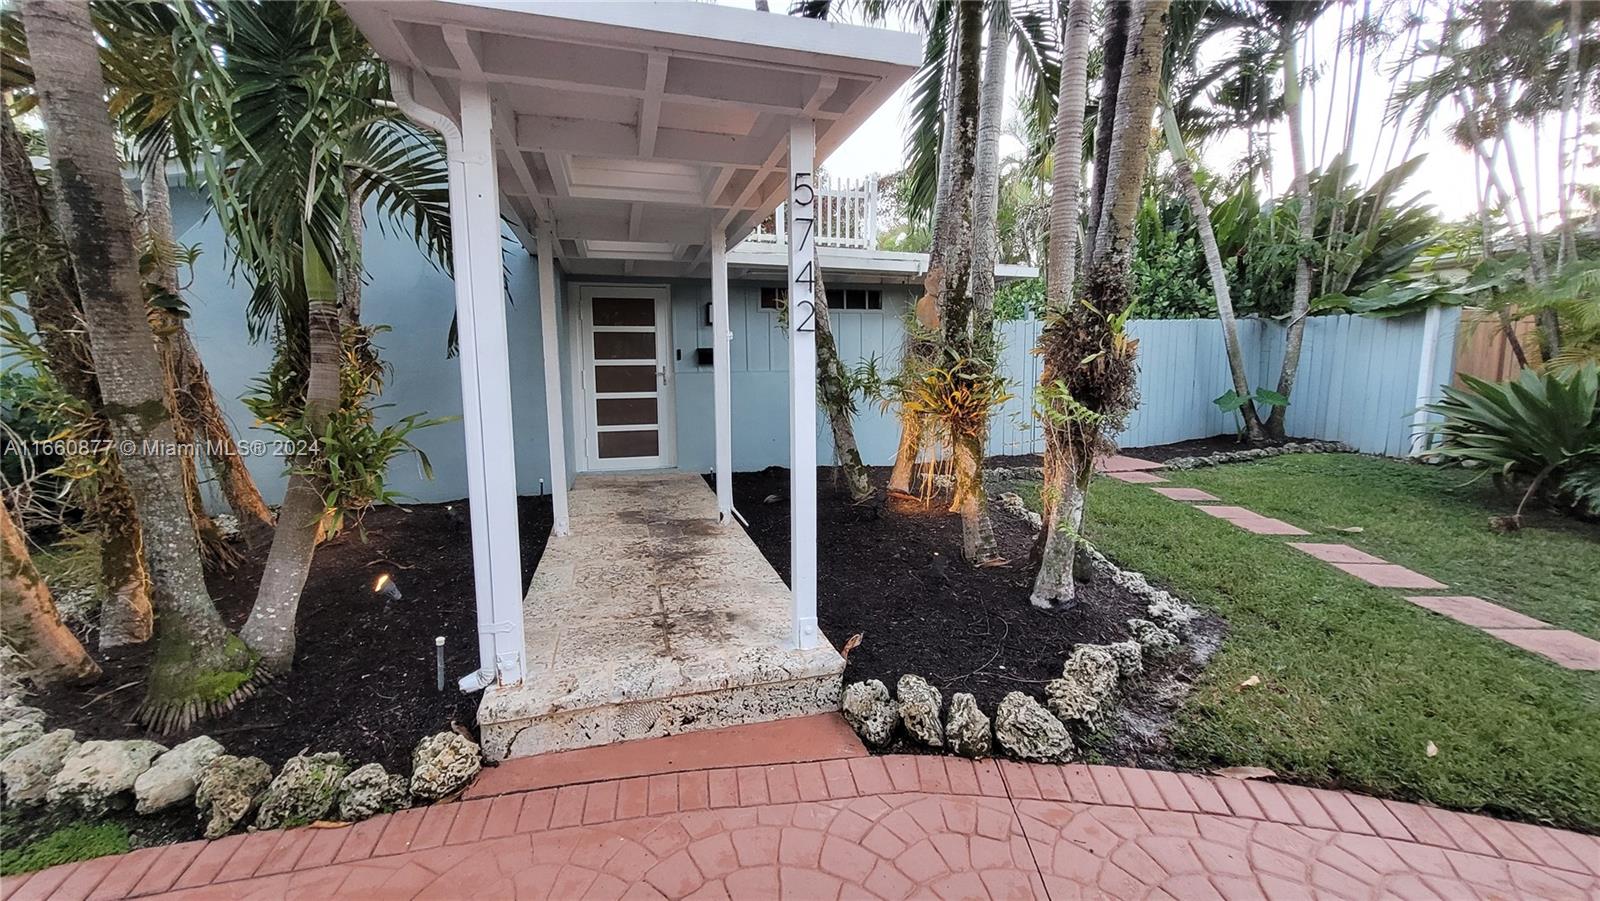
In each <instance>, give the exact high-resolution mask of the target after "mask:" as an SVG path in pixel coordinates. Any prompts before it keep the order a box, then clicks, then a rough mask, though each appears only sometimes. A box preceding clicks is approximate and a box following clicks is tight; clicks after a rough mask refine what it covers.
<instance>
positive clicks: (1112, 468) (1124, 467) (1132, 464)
mask: <svg viewBox="0 0 1600 901" xmlns="http://www.w3.org/2000/svg"><path fill="white" fill-rule="evenodd" d="M1095 465H1096V466H1098V467H1099V468H1100V471H1101V472H1107V473H1111V472H1138V471H1142V470H1146V469H1160V468H1161V464H1160V463H1156V462H1153V461H1151V460H1141V459H1139V458H1138V457H1124V456H1122V455H1121V454H1112V455H1111V456H1109V457H1102V458H1101V459H1099V460H1097V461H1096V462H1095Z"/></svg>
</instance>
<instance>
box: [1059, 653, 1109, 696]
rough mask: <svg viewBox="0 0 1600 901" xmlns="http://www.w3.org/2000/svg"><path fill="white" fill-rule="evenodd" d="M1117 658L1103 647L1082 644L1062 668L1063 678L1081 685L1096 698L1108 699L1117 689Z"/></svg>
mask: <svg viewBox="0 0 1600 901" xmlns="http://www.w3.org/2000/svg"><path fill="white" fill-rule="evenodd" d="M1117 673H1118V669H1117V658H1116V657H1113V656H1112V655H1111V652H1110V651H1109V650H1107V649H1106V648H1105V647H1104V646H1103V645H1097V644H1081V645H1078V646H1077V647H1076V648H1073V649H1072V656H1070V657H1068V658H1067V662H1066V663H1065V664H1064V665H1063V666H1062V667H1061V678H1063V679H1072V680H1075V681H1076V682H1078V683H1079V684H1081V685H1082V686H1083V687H1084V688H1085V689H1086V690H1087V691H1088V692H1089V693H1090V694H1092V695H1094V696H1095V697H1096V698H1105V697H1108V696H1109V695H1110V694H1111V693H1112V692H1113V691H1115V690H1116V688H1117Z"/></svg>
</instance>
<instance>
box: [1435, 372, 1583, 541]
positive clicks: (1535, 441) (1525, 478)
mask: <svg viewBox="0 0 1600 901" xmlns="http://www.w3.org/2000/svg"><path fill="white" fill-rule="evenodd" d="M1462 381H1463V382H1465V383H1466V388H1465V389H1462V388H1454V387H1447V388H1445V389H1444V399H1443V400H1441V401H1440V402H1438V403H1436V404H1431V405H1429V406H1428V408H1427V409H1428V412H1430V413H1433V414H1436V415H1438V416H1439V417H1441V418H1442V421H1441V422H1438V423H1436V424H1433V425H1432V426H1431V429H1432V431H1433V432H1434V433H1436V434H1437V436H1438V437H1439V438H1440V439H1442V440H1441V443H1440V444H1439V445H1438V446H1436V447H1434V448H1432V449H1431V450H1429V451H1428V452H1427V453H1429V454H1432V455H1436V456H1438V457H1440V458H1442V459H1443V460H1445V461H1447V462H1450V463H1453V464H1456V465H1461V466H1471V467H1481V468H1483V469H1484V470H1486V471H1487V472H1490V473H1492V474H1493V475H1494V476H1495V477H1496V478H1498V479H1501V480H1503V481H1504V482H1506V483H1508V484H1514V485H1517V486H1519V487H1522V488H1523V489H1524V493H1523V499H1522V503H1521V504H1519V505H1518V506H1517V514H1516V515H1515V516H1513V517H1512V518H1511V519H1512V522H1511V524H1512V525H1515V521H1516V519H1517V517H1519V516H1520V515H1521V512H1522V507H1523V505H1525V504H1526V503H1527V501H1528V499H1529V498H1531V497H1534V496H1537V495H1544V496H1546V497H1549V498H1550V499H1552V500H1553V501H1555V502H1557V503H1560V504H1563V505H1566V506H1571V507H1573V508H1576V509H1578V510H1580V511H1582V512H1585V513H1588V514H1590V515H1600V367H1597V366H1596V365H1595V364H1594V363H1588V364H1586V365H1584V366H1582V367H1579V368H1577V369H1575V370H1573V371H1572V372H1571V373H1569V374H1566V375H1559V374H1556V373H1553V372H1544V373H1540V372H1535V371H1533V370H1531V369H1525V370H1523V371H1522V373H1521V375H1519V376H1518V377H1517V378H1516V379H1515V380H1513V381H1509V382H1486V381H1483V380H1481V379H1476V378H1473V377H1472V376H1470V375H1464V376H1462Z"/></svg>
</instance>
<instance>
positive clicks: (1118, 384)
mask: <svg viewBox="0 0 1600 901" xmlns="http://www.w3.org/2000/svg"><path fill="white" fill-rule="evenodd" d="M1170 5H1171V4H1170V2H1169V0H1144V2H1143V3H1140V4H1136V5H1134V6H1133V8H1132V9H1131V10H1129V11H1128V12H1127V16H1126V19H1125V21H1124V22H1123V24H1122V26H1121V27H1120V28H1112V29H1110V30H1108V32H1107V35H1106V46H1105V57H1106V58H1107V59H1108V60H1109V59H1113V58H1115V59H1117V60H1118V61H1119V65H1118V66H1117V72H1118V81H1119V84H1118V85H1117V87H1116V88H1115V96H1116V98H1117V99H1116V105H1115V107H1102V108H1101V111H1100V115H1101V117H1102V122H1104V120H1105V118H1106V117H1110V118H1111V120H1112V122H1111V127H1110V128H1109V129H1108V131H1109V133H1110V134H1109V136H1108V138H1107V140H1106V141H1105V142H1104V143H1100V144H1099V145H1098V146H1097V147H1096V148H1095V152H1096V154H1097V156H1098V157H1101V158H1103V160H1104V163H1105V165H1104V169H1103V173H1104V174H1103V176H1102V177H1101V178H1099V179H1098V180H1097V181H1096V184H1095V190H1094V192H1093V194H1094V195H1096V196H1092V197H1091V204H1092V208H1093V209H1096V210H1098V211H1099V216H1098V217H1097V219H1098V224H1097V225H1096V226H1095V230H1094V232H1093V236H1092V238H1091V239H1090V240H1091V241H1092V242H1093V243H1092V244H1091V249H1090V251H1089V253H1088V254H1087V257H1088V265H1087V271H1086V276H1087V277H1086V278H1085V286H1084V293H1085V296H1086V299H1087V300H1088V303H1087V304H1086V305H1084V306H1083V307H1078V306H1076V305H1070V306H1069V307H1068V308H1067V309H1068V312H1069V314H1070V316H1071V318H1070V319H1058V320H1056V321H1055V322H1053V323H1052V325H1051V327H1050V328H1048V329H1047V330H1046V332H1045V334H1043V335H1041V336H1040V354H1041V356H1042V357H1043V358H1044V361H1045V366H1044V372H1043V373H1042V375H1041V377H1040V380H1041V389H1040V390H1041V392H1047V393H1059V391H1060V390H1061V389H1062V388H1063V387H1065V388H1066V390H1067V393H1068V394H1069V396H1070V397H1071V398H1072V399H1073V400H1074V401H1075V402H1076V403H1080V404H1082V405H1084V406H1085V407H1088V408H1089V409H1090V411H1091V412H1092V413H1093V414H1095V415H1094V417H1093V418H1083V417H1067V416H1063V417H1061V418H1059V419H1054V418H1052V419H1047V421H1046V423H1045V465H1044V475H1045V484H1044V487H1043V490H1042V494H1043V496H1044V516H1043V519H1044V528H1043V529H1042V530H1041V532H1040V537H1039V544H1038V545H1036V546H1035V555H1036V556H1037V557H1038V564H1039V569H1038V572H1037V573H1036V575H1035V577H1034V585H1033V590H1032V592H1031V594H1030V600H1031V601H1032V603H1033V604H1034V606H1037V607H1047V608H1048V607H1055V606H1058V605H1064V604H1070V603H1071V602H1072V601H1073V600H1075V598H1076V596H1077V586H1076V582H1075V581H1074V564H1075V561H1076V557H1077V550H1078V544H1079V541H1080V538H1081V533H1080V530H1081V528H1082V524H1083V511H1084V507H1085V506H1086V504H1087V501H1088V497H1087V491H1088V487H1089V480H1090V479H1091V478H1092V477H1093V473H1094V457H1095V454H1096V453H1097V452H1098V451H1100V450H1101V449H1102V448H1103V447H1105V446H1106V445H1107V444H1108V443H1109V442H1108V438H1107V436H1106V435H1105V434H1103V430H1104V426H1103V425H1102V420H1101V417H1111V418H1112V419H1117V418H1119V417H1120V416H1121V415H1122V414H1124V413H1125V412H1126V409H1127V407H1128V406H1130V405H1131V399H1132V388H1133V359H1132V355H1131V353H1129V352H1127V351H1126V350H1124V351H1122V352H1121V353H1111V352H1101V353H1100V354H1099V355H1098V358H1097V359H1096V360H1095V362H1094V363H1092V364H1089V365H1084V364H1083V363H1082V362H1081V360H1082V357H1081V356H1079V355H1078V354H1077V353H1076V352H1075V351H1074V350H1073V348H1075V347H1097V348H1101V349H1103V350H1105V351H1109V350H1111V349H1114V348H1115V342H1114V336H1113V335H1111V334H1110V332H1109V329H1110V322H1111V321H1112V320H1113V319H1115V318H1116V317H1118V316H1119V315H1120V314H1121V313H1122V311H1123V310H1125V309H1126V308H1127V305H1128V304H1129V303H1130V302H1131V301H1132V293H1131V291H1129V289H1128V281H1129V269H1130V266H1131V248H1132V245H1133V227H1134V218H1135V214H1136V212H1137V209H1138V205H1139V193H1140V191H1141V189H1142V188H1143V184H1144V173H1145V169H1146V166H1145V160H1146V159H1147V158H1148V154H1149V151H1150V117H1151V114H1152V113H1154V112H1155V106H1156V89H1157V86H1158V85H1159V84H1160V80H1161V57H1162V48H1163V46H1164V44H1165V40H1166V16H1167V12H1168V8H1169V7H1170ZM1069 21H1070V12H1069ZM1118 44H1124V46H1117V45H1118ZM1072 49H1073V48H1072V47H1071V45H1070V43H1069V45H1068V47H1067V51H1066V52H1067V53H1069V54H1070V53H1072ZM1076 80H1077V74H1076V73H1075V72H1072V71H1070V70H1069V69H1066V68H1064V69H1063V70H1062V89H1063V91H1065V90H1067V89H1069V88H1071V87H1072V86H1073V84H1074V82H1075V81H1076ZM1102 96H1104V92H1102ZM1073 115H1076V116H1078V117H1079V118H1080V121H1081V116H1082V112H1081V110H1080V111H1078V112H1076V113H1075V114H1074V113H1073V112H1072V111H1069V112H1068V116H1069V118H1070V117H1071V116H1073ZM1057 123H1058V126H1059V125H1060V124H1061V119H1060V117H1059V116H1058V119H1057ZM1068 124H1069V127H1070V122H1069V123H1068ZM1063 150H1064V148H1063V146H1062V140H1061V138H1060V137H1059V132H1058V137H1057V141H1056V152H1057V154H1058V156H1057V159H1056V164H1057V165H1060V164H1061V159H1060V156H1059V154H1061V153H1062V152H1063ZM1098 162H1099V161H1098V160H1097V165H1098ZM1052 202H1053V203H1070V202H1071V200H1070V199H1068V198H1065V197H1063V198H1053V199H1052ZM1060 218H1061V217H1060V215H1058V214H1055V211H1053V215H1052V216H1051V219H1052V221H1053V222H1054V221H1059V220H1060ZM1097 219H1096V217H1092V218H1091V219H1090V222H1091V223H1095V222H1096V221H1097ZM1046 291H1047V292H1049V291H1050V288H1049V287H1048V286H1047V287H1046ZM1067 296H1069V297H1070V294H1068V295H1067ZM1091 309H1092V310H1094V311H1096V312H1094V313H1090V312H1088V311H1089V310H1091ZM1063 520H1065V521H1063Z"/></svg>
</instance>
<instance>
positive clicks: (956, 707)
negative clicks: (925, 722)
mask: <svg viewBox="0 0 1600 901" xmlns="http://www.w3.org/2000/svg"><path fill="white" fill-rule="evenodd" d="M945 738H946V739H947V740H948V741H949V742H950V750H952V751H954V752H956V753H957V754H960V755H961V756H962V757H974V758H976V757H988V756H989V752H990V750H991V749H992V747H993V740H992V738H991V736H990V729H989V717H988V716H987V715H986V714H985V713H984V712H983V711H982V710H979V709H978V699H977V698H974V697H973V696H972V695H970V694H967V693H966V692H964V691H959V692H956V693H955V694H953V695H951V696H950V716H949V717H948V720H947V722H946V724H945Z"/></svg>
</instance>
